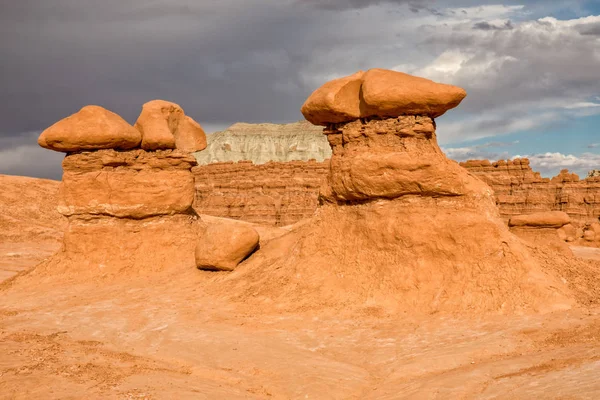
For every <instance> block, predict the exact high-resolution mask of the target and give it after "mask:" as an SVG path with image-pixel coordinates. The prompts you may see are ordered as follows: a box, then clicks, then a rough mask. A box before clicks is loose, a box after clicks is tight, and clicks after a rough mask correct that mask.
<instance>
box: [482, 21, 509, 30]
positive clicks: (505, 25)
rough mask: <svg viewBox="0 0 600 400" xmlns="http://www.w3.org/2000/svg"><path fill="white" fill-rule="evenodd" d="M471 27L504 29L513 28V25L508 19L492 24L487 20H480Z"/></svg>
mask: <svg viewBox="0 0 600 400" xmlns="http://www.w3.org/2000/svg"><path fill="white" fill-rule="evenodd" d="M473 29H479V30H482V31H506V30H511V29H514V26H513V24H512V22H510V21H506V22H505V23H504V24H502V25H494V24H490V23H489V22H486V21H481V22H478V23H476V24H474V25H473Z"/></svg>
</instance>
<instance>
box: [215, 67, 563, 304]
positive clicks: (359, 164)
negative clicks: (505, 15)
mask: <svg viewBox="0 0 600 400" xmlns="http://www.w3.org/2000/svg"><path fill="white" fill-rule="evenodd" d="M464 96H465V92H464V91H463V90H462V89H460V88H457V87H454V86H450V85H442V84H437V83H435V82H432V81H428V80H424V79H421V78H416V77H411V76H409V75H406V74H401V73H397V72H394V71H382V70H371V71H367V72H364V73H362V72H360V73H357V74H354V75H351V76H350V77H347V78H341V79H340V80H336V81H334V82H330V83H326V84H325V85H323V87H322V88H319V89H317V90H316V91H315V92H314V93H313V94H312V95H311V96H310V97H309V98H308V100H307V101H306V103H305V104H304V106H303V107H302V111H303V113H304V115H305V116H306V118H307V119H308V120H309V121H311V122H313V123H315V124H321V125H325V126H326V128H325V129H324V134H326V135H327V139H328V140H329V143H330V145H331V147H332V151H333V155H332V158H331V167H330V171H329V174H328V178H327V181H326V183H325V184H324V185H323V187H322V189H321V193H320V206H319V207H318V209H317V211H316V214H315V216H314V217H313V218H312V219H311V220H309V221H308V222H306V223H304V224H303V225H301V226H299V227H298V228H297V229H295V230H293V231H292V232H291V233H289V234H287V235H284V236H282V237H281V238H278V239H275V240H273V241H271V242H269V243H267V244H266V245H265V246H262V247H261V249H260V250H258V251H257V252H256V253H255V254H254V255H253V256H252V257H251V258H250V259H249V260H247V261H246V262H244V264H242V265H240V266H239V267H238V268H237V269H236V270H235V271H234V272H232V273H231V274H230V275H229V276H227V277H226V279H225V280H224V281H222V282H219V285H218V287H215V290H218V291H220V292H221V293H222V294H223V295H224V296H227V297H229V298H233V299H238V300H240V301H245V302H259V303H264V304H275V305H277V307H278V308H281V309H285V308H288V309H292V308H293V309H310V308H315V307H317V308H318V307H337V308H347V307H354V306H358V307H368V308H369V307H370V308H372V307H375V308H382V309H385V310H388V311H392V312H401V311H405V312H410V313H414V312H417V313H434V312H450V313H454V312H459V313H460V312H501V313H510V312H523V311H526V310H534V311H549V310H555V309H561V308H568V307H570V306H571V304H572V303H573V301H572V300H571V296H570V291H569V289H568V288H567V287H566V286H565V285H564V284H563V283H562V282H561V281H560V280H559V279H558V278H557V277H556V276H553V275H552V273H550V272H547V271H545V270H544V269H543V268H542V267H541V266H540V265H539V264H538V262H537V261H536V259H535V258H534V256H532V254H530V252H529V251H528V248H527V245H526V244H524V243H523V242H522V241H521V240H520V239H519V238H518V237H516V236H515V235H513V234H511V233H510V232H509V229H508V227H507V226H506V225H505V223H504V222H503V221H502V219H501V218H500V216H499V213H498V209H497V208H496V205H495V200H494V196H493V192H492V190H491V189H490V188H489V186H488V185H486V184H485V183H484V182H482V181H481V180H479V179H478V178H476V177H475V176H473V175H471V174H469V173H468V172H467V171H466V170H465V169H463V168H462V167H460V166H459V165H458V164H457V163H455V162H453V161H451V160H449V159H447V158H446V156H445V155H444V153H443V152H442V151H441V150H440V148H439V147H438V144H437V139H436V132H435V127H436V125H435V121H434V119H433V118H434V117H437V116H439V115H441V114H443V113H444V112H445V111H447V110H448V109H451V108H453V107H456V106H457V105H458V103H460V101H461V100H462V98H464Z"/></svg>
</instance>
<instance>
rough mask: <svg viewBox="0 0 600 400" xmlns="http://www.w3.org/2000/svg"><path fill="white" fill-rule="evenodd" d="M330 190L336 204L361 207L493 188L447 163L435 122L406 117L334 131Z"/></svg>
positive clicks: (329, 130) (336, 127)
mask: <svg viewBox="0 0 600 400" xmlns="http://www.w3.org/2000/svg"><path fill="white" fill-rule="evenodd" d="M324 133H325V134H326V135H327V139H328V140H329V143H330V145H331V147H332V151H333V156H332V158H331V171H330V173H329V176H328V187H329V188H330V189H331V193H330V194H329V193H328V194H325V193H324V192H322V195H323V196H324V197H330V198H331V200H340V201H356V200H366V199H373V198H395V197H400V196H405V195H420V196H460V195H466V194H469V193H472V192H478V193H482V192H484V191H486V190H489V188H488V187H487V186H485V185H481V183H480V182H479V180H477V179H474V178H472V177H471V176H470V175H468V174H465V173H464V169H463V168H461V167H460V166H459V165H458V164H457V163H456V162H454V161H451V160H449V159H447V158H446V157H445V156H444V154H443V153H442V151H441V150H440V149H439V147H438V146H437V143H436V139H435V128H434V123H433V120H432V119H431V118H429V117H420V116H404V117H398V118H389V119H385V120H379V119H374V120H370V121H369V122H368V123H364V122H363V121H361V120H357V121H352V122H348V123H346V124H341V125H331V126H330V127H329V128H327V129H326V130H325V131H324Z"/></svg>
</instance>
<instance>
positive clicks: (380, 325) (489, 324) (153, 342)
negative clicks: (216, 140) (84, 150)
mask: <svg viewBox="0 0 600 400" xmlns="http://www.w3.org/2000/svg"><path fill="white" fill-rule="evenodd" d="M32 248H34V246H31V247H30V248H29V250H27V248H26V247H23V246H22V247H20V248H19V249H14V250H13V251H9V250H10V249H2V253H1V255H0V263H2V264H1V265H3V266H4V267H3V268H4V270H10V269H11V267H10V265H9V264H11V263H13V264H14V265H15V267H14V269H15V270H17V269H26V268H31V267H32V266H33V265H35V263H36V262H37V261H36V260H39V259H40V258H43V257H45V256H46V255H47V251H48V249H45V250H43V251H40V252H39V253H38V254H37V256H36V255H35V254H34V253H35V252H33V251H32V250H31V249H32ZM17 253H18V254H21V255H22V256H16V255H15V254H17ZM25 254H26V255H25ZM36 257H37V258H36ZM27 260H29V261H27ZM6 265H9V267H6ZM202 274H208V273H203V272H200V271H189V275H186V276H178V277H165V278H161V279H159V280H144V279H142V278H140V279H128V280H126V281H125V282H103V281H98V282H89V283H86V284H77V285H74V284H65V283H60V282H55V283H40V284H35V283H31V282H29V283H27V284H23V283H21V284H19V283H18V281H17V284H11V281H10V280H9V281H5V282H4V284H3V285H2V286H1V288H0V354H1V355H2V357H0V398H2V399H96V398H98V399H99V398H102V399H188V398H189V399H401V398H410V399H471V398H473V399H475V398H476V399H506V398H511V399H514V398H517V399H530V398H544V399H598V398H600V346H599V345H600V343H599V342H600V308H577V309H573V310H569V311H566V312H557V313H552V314H546V315H522V316H514V315H513V316H502V315H488V316H485V317H483V316H478V317H448V316H441V315H429V316H421V317H415V316H405V315H385V314H381V313H378V312H377V310H369V309H368V308H366V309H365V310H364V311H362V312H356V311H352V312H346V313H344V312H342V313H336V314H331V313H314V312H313V313H304V314H289V313H278V312H276V311H275V310H276V307H273V308H272V309H271V310H270V311H269V312H266V311H264V310H253V309H250V308H249V307H246V306H244V305H243V304H224V303H223V302H222V301H220V300H219V299H216V298H211V296H210V295H208V294H207V293H205V292H204V291H203V290H202V289H201V285H198V282H199V280H200V279H205V277H206V276H207V275H202ZM25 278H26V277H25ZM25 282H27V281H25Z"/></svg>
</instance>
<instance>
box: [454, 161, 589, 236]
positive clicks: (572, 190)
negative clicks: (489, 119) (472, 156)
mask: <svg viewBox="0 0 600 400" xmlns="http://www.w3.org/2000/svg"><path fill="white" fill-rule="evenodd" d="M460 164H461V165H462V166H463V167H465V168H466V169H467V170H469V172H471V173H473V174H475V175H476V176H478V177H479V178H481V179H482V180H483V181H485V182H486V183H487V184H488V185H490V186H491V187H492V189H494V192H495V195H496V203H497V205H498V208H499V209H500V214H501V215H502V217H503V218H505V219H506V220H508V219H509V218H510V217H511V216H513V215H519V214H531V213H534V212H541V211H564V212H566V213H567V214H569V216H570V217H571V220H572V221H573V223H574V224H576V225H577V226H580V227H583V226H585V225H586V224H589V223H592V222H596V221H598V216H600V177H589V178H587V179H583V180H580V179H579V177H578V176H577V175H576V174H571V173H569V172H568V171H567V170H563V171H561V173H560V174H558V175H557V176H555V177H554V178H552V179H550V178H542V177H541V176H540V174H539V173H538V172H534V171H533V170H532V169H531V166H530V165H529V160H528V159H526V158H522V159H515V160H512V161H511V160H508V161H505V160H500V161H496V162H490V161H487V160H469V161H466V162H462V163H460Z"/></svg>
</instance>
